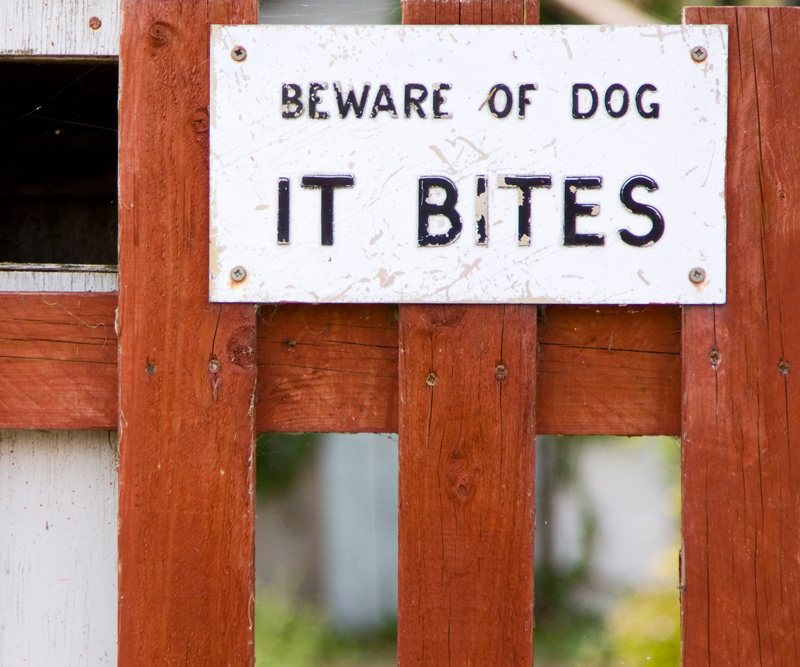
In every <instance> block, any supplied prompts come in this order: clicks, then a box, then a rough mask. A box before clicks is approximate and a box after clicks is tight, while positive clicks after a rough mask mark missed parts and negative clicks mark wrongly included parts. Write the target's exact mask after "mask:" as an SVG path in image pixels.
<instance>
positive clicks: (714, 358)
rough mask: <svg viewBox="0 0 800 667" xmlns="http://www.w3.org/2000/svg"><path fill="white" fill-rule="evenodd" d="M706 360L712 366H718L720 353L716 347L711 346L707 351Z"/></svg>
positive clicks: (720, 357)
mask: <svg viewBox="0 0 800 667" xmlns="http://www.w3.org/2000/svg"><path fill="white" fill-rule="evenodd" d="M708 360H709V361H710V362H711V366H713V367H714V368H716V367H717V366H719V362H720V361H722V355H721V354H720V353H719V350H718V349H717V348H716V347H712V348H711V351H710V352H709V353H708Z"/></svg>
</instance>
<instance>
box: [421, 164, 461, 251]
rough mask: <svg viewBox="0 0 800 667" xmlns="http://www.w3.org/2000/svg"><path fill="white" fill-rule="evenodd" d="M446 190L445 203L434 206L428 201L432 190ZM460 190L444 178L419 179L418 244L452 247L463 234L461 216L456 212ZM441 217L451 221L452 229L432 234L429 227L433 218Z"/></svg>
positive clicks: (425, 177)
mask: <svg viewBox="0 0 800 667" xmlns="http://www.w3.org/2000/svg"><path fill="white" fill-rule="evenodd" d="M433 188H439V189H441V190H444V193H445V196H444V201H443V202H442V203H441V204H434V203H432V202H430V201H428V199H429V196H430V193H431V190H432V189H433ZM457 203H458V190H457V189H456V184H455V183H453V181H451V180H450V179H449V178H446V177H444V176H424V177H422V178H420V179H419V228H418V237H417V238H418V244H419V246H420V247H421V248H424V247H426V246H441V245H450V244H451V243H452V242H453V241H455V240H456V239H457V238H458V236H459V234H461V227H462V224H461V216H460V215H459V214H458V211H456V204H457ZM434 215H441V216H444V217H445V218H447V219H448V220H449V221H450V229H448V230H447V231H446V232H445V233H443V234H431V232H430V229H429V227H428V223H429V222H430V218H431V216H434Z"/></svg>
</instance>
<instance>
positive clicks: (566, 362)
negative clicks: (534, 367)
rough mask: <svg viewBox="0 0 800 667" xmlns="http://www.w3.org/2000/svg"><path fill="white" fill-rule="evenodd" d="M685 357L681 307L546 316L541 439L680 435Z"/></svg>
mask: <svg viewBox="0 0 800 667" xmlns="http://www.w3.org/2000/svg"><path fill="white" fill-rule="evenodd" d="M680 353H681V327H680V309H679V308H678V307H676V306H647V307H635V306H631V307H626V308H613V307H592V306H586V307H580V306H547V307H544V308H541V309H540V316H539V368H538V370H539V384H538V388H537V390H536V396H537V400H536V430H537V432H538V433H542V434H562V435H592V434H607V435H677V434H678V433H680V425H681V424H680V388H681V357H680Z"/></svg>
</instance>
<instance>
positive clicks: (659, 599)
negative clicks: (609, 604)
mask: <svg viewBox="0 0 800 667" xmlns="http://www.w3.org/2000/svg"><path fill="white" fill-rule="evenodd" d="M605 625H606V629H607V632H608V637H609V642H610V644H611V648H612V654H613V656H614V663H613V664H626V665H644V664H647V665H664V666H665V667H672V665H679V664H680V656H681V630H680V601H679V597H678V592H677V591H646V590H645V591H637V592H635V593H633V594H632V595H630V596H628V597H626V598H624V599H623V600H622V601H621V602H620V603H619V604H618V605H616V606H615V607H614V608H613V609H612V610H611V612H610V613H609V614H608V616H607V617H606V623H605Z"/></svg>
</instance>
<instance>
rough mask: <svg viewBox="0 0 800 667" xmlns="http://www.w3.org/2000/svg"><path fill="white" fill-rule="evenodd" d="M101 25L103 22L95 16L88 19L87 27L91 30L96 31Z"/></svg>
mask: <svg viewBox="0 0 800 667" xmlns="http://www.w3.org/2000/svg"><path fill="white" fill-rule="evenodd" d="M101 25H103V22H102V21H101V20H100V19H99V17H97V16H93V17H92V18H90V19H89V27H90V28H91V29H92V30H97V29H98V28H100V26H101Z"/></svg>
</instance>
